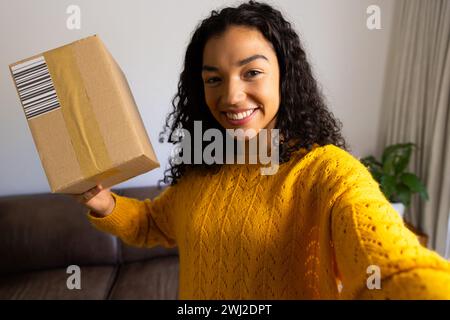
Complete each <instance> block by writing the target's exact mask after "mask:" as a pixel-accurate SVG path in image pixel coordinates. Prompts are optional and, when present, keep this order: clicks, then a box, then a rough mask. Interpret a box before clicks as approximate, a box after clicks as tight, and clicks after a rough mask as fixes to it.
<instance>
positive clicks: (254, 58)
mask: <svg viewBox="0 0 450 320" xmlns="http://www.w3.org/2000/svg"><path fill="white" fill-rule="evenodd" d="M256 59H264V60H266V61H269V59H267V58H266V57H265V56H264V55H262V54H255V55H253V56H251V57H248V58H245V59H243V60H241V61H238V62H237V63H236V65H237V66H238V67H241V66H243V65H244V64H247V63H250V62H252V61H253V60H256ZM203 71H219V69H218V68H217V67H213V66H208V65H206V64H205V65H204V66H203V67H202V72H203Z"/></svg>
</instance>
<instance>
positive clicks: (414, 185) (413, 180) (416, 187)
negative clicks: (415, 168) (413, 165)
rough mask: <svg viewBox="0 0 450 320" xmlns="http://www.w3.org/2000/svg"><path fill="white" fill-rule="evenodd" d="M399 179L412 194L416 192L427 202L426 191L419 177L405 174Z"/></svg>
mask: <svg viewBox="0 0 450 320" xmlns="http://www.w3.org/2000/svg"><path fill="white" fill-rule="evenodd" d="M400 179H401V181H402V182H403V183H404V184H405V185H406V186H408V188H409V189H410V190H411V191H412V192H413V193H416V192H418V193H419V194H420V196H421V197H422V198H423V199H425V200H428V192H427V189H426V187H425V185H424V184H423V183H422V181H420V179H419V177H417V176H416V175H415V174H413V173H409V172H405V173H403V174H402V175H401V177H400Z"/></svg>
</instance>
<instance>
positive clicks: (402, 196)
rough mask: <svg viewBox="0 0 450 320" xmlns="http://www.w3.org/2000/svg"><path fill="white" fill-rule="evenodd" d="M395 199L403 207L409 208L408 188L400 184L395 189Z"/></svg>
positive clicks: (409, 191)
mask: <svg viewBox="0 0 450 320" xmlns="http://www.w3.org/2000/svg"><path fill="white" fill-rule="evenodd" d="M397 197H398V199H399V200H400V202H401V203H403V204H404V205H405V207H407V208H408V207H409V205H410V204H411V190H410V189H409V187H408V186H406V185H404V184H400V185H399V186H398V187H397Z"/></svg>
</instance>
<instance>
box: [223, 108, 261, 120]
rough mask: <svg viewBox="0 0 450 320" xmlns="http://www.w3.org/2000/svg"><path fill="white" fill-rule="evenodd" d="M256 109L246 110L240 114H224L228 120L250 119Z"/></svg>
mask: <svg viewBox="0 0 450 320" xmlns="http://www.w3.org/2000/svg"><path fill="white" fill-rule="evenodd" d="M257 109H258V108H252V109H248V110H245V111H242V112H224V114H225V115H226V117H227V119H228V120H234V121H236V120H244V119H246V118H248V117H250V116H251V115H252V114H253V113H254V112H255V111H256V110H257Z"/></svg>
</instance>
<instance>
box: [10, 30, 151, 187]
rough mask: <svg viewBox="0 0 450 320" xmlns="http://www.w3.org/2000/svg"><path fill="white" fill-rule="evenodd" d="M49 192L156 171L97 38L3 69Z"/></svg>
mask: <svg viewBox="0 0 450 320" xmlns="http://www.w3.org/2000/svg"><path fill="white" fill-rule="evenodd" d="M10 70H11V75H12V77H13V80H14V83H15V85H16V89H17V93H18V95H19V99H20V101H21V103H22V106H23V110H24V112H25V116H26V118H27V121H28V125H29V127H30V130H31V133H32V136H33V139H34V142H35V145H36V148H37V150H38V153H39V156H40V159H41V162H42V165H43V167H44V170H45V173H46V175H47V178H48V182H49V185H50V189H51V191H52V192H53V193H82V192H84V191H87V190H89V189H90V188H92V187H94V186H95V185H96V184H98V183H102V184H103V185H104V186H105V187H110V186H113V185H115V184H117V183H119V182H122V181H125V180H127V179H130V178H132V177H135V176H137V175H140V174H143V173H145V172H147V171H150V170H152V169H154V168H156V167H159V163H158V160H157V158H156V156H155V153H154V151H153V148H152V145H151V143H150V139H149V137H148V135H147V132H146V131H145V127H144V124H143V122H142V119H141V117H140V115H139V112H138V109H137V106H136V103H135V101H134V98H133V96H132V94H131V91H130V88H129V86H128V83H127V80H126V79H125V76H124V74H123V72H122V71H121V69H120V67H119V66H118V65H117V63H116V62H115V61H114V59H113V57H112V56H111V54H110V53H109V52H108V50H107V49H106V47H105V46H104V44H103V43H102V42H101V40H100V39H99V37H98V36H95V35H94V36H91V37H88V38H85V39H81V40H78V41H75V42H73V43H70V44H68V45H65V46H62V47H59V48H56V49H53V50H49V51H46V52H44V53H41V54H38V55H36V56H33V57H31V58H28V59H25V60H22V61H19V62H16V63H13V64H11V65H10Z"/></svg>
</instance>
